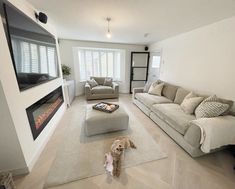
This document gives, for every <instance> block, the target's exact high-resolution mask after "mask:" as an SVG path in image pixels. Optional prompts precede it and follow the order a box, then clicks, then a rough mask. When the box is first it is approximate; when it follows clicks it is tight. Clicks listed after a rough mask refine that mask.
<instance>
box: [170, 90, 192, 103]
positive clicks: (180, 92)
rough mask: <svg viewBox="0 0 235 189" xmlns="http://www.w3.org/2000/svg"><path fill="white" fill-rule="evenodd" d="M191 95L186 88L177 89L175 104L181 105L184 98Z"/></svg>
mask: <svg viewBox="0 0 235 189" xmlns="http://www.w3.org/2000/svg"><path fill="white" fill-rule="evenodd" d="M188 94H189V91H187V90H185V89H184V88H181V87H179V88H178V89H177V92H176V95H175V100H174V103H176V104H181V103H182V102H183V100H184V98H185V97H186V96H187V95H188Z"/></svg>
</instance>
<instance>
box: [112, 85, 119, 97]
mask: <svg viewBox="0 0 235 189" xmlns="http://www.w3.org/2000/svg"><path fill="white" fill-rule="evenodd" d="M113 90H114V93H115V94H119V85H118V84H117V83H115V82H113Z"/></svg>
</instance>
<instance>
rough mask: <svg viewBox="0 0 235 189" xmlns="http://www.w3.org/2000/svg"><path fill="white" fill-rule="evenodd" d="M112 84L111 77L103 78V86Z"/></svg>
mask: <svg viewBox="0 0 235 189" xmlns="http://www.w3.org/2000/svg"><path fill="white" fill-rule="evenodd" d="M112 85H113V79H112V78H107V77H106V78H105V80H104V86H109V87H112Z"/></svg>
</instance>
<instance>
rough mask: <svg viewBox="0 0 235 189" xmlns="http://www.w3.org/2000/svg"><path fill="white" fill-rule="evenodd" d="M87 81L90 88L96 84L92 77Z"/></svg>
mask: <svg viewBox="0 0 235 189" xmlns="http://www.w3.org/2000/svg"><path fill="white" fill-rule="evenodd" d="M87 82H88V83H89V85H90V86H91V88H93V87H96V86H97V85H98V83H97V82H96V80H94V79H91V80H88V81H87Z"/></svg>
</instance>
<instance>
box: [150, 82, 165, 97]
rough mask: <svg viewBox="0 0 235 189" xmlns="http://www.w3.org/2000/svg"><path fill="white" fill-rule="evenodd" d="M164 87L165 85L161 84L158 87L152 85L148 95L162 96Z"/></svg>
mask: <svg viewBox="0 0 235 189" xmlns="http://www.w3.org/2000/svg"><path fill="white" fill-rule="evenodd" d="M163 87H164V83H160V84H158V85H156V84H155V83H152V85H151V86H150V88H149V91H148V93H149V94H152V95H158V96H162V89H163Z"/></svg>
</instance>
